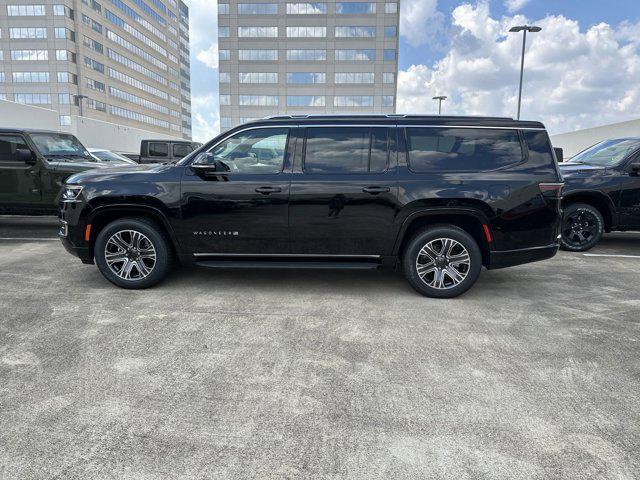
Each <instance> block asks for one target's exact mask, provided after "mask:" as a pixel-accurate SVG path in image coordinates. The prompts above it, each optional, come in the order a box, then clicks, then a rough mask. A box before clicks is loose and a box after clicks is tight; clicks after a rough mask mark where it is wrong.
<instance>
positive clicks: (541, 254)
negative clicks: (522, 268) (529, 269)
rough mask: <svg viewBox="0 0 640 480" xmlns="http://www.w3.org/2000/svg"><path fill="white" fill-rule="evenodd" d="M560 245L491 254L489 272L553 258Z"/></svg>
mask: <svg viewBox="0 0 640 480" xmlns="http://www.w3.org/2000/svg"><path fill="white" fill-rule="evenodd" d="M559 248H560V245H558V244H557V243H553V244H551V245H545V246H543V247H533V248H523V249H519V250H504V251H493V252H490V254H489V266H488V269H489V270H494V269H497V268H506V267H514V266H516V265H522V264H524V263H531V262H539V261H540V260H547V259H549V258H553V257H554V256H555V255H556V253H558V250H559Z"/></svg>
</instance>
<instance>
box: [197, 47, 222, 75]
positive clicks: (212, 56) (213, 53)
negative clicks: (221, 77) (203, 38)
mask: <svg viewBox="0 0 640 480" xmlns="http://www.w3.org/2000/svg"><path fill="white" fill-rule="evenodd" d="M196 58H197V59H198V60H200V61H201V62H202V63H204V64H205V65H206V66H207V67H209V68H213V69H214V70H217V69H218V44H217V43H214V44H212V45H211V46H210V47H209V48H208V49H207V50H200V51H199V52H198V53H196Z"/></svg>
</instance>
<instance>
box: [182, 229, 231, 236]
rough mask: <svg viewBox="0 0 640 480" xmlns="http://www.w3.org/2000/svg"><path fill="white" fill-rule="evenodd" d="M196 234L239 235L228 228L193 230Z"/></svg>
mask: <svg viewBox="0 0 640 480" xmlns="http://www.w3.org/2000/svg"><path fill="white" fill-rule="evenodd" d="M193 234H194V235H206V236H212V237H237V236H238V235H239V234H238V232H229V231H226V230H220V231H213V230H199V231H195V232H193Z"/></svg>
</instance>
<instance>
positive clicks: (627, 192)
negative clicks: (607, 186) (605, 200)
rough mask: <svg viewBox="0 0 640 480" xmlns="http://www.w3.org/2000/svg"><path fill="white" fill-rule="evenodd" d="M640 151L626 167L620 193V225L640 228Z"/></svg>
mask: <svg viewBox="0 0 640 480" xmlns="http://www.w3.org/2000/svg"><path fill="white" fill-rule="evenodd" d="M639 169H640V153H637V154H636V155H634V156H633V158H632V159H631V160H629V162H627V164H626V165H625V167H624V170H623V175H624V177H623V180H622V187H621V191H620V195H619V199H620V200H619V214H620V216H619V219H620V226H621V227H624V228H633V229H640V170H639Z"/></svg>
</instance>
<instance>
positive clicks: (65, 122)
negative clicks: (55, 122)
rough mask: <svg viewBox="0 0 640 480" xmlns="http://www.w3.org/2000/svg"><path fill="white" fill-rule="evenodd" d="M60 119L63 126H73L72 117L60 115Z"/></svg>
mask: <svg viewBox="0 0 640 480" xmlns="http://www.w3.org/2000/svg"><path fill="white" fill-rule="evenodd" d="M58 118H59V120H60V125H61V126H63V127H68V126H69V125H71V115H60V116H59V117H58Z"/></svg>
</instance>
